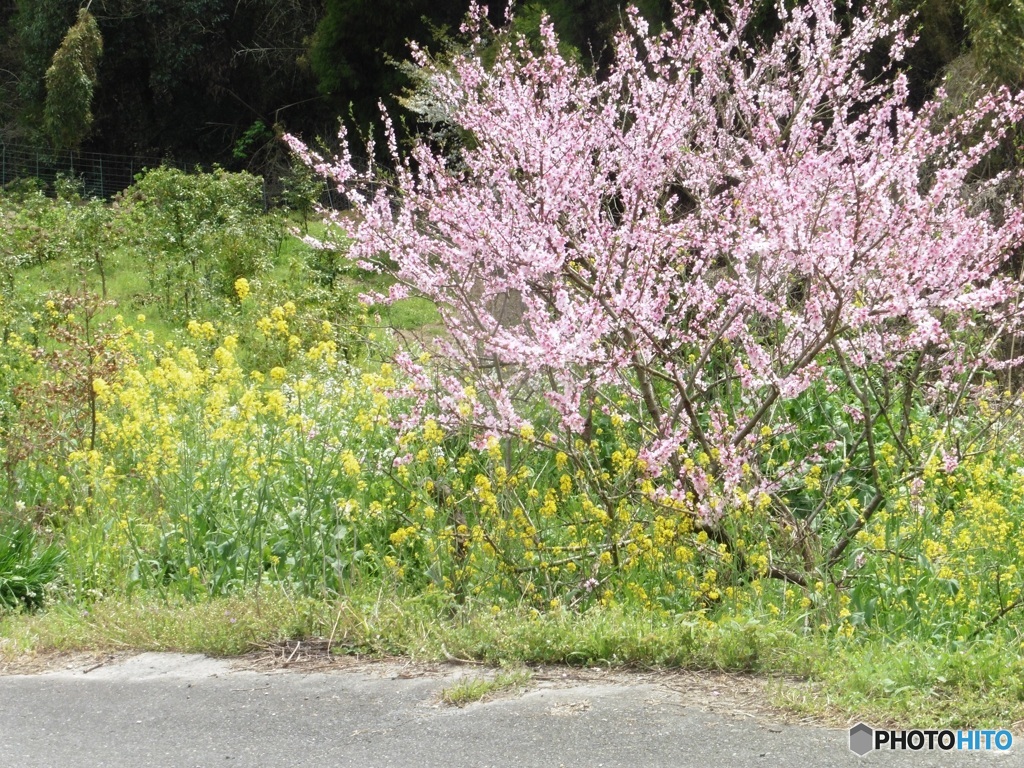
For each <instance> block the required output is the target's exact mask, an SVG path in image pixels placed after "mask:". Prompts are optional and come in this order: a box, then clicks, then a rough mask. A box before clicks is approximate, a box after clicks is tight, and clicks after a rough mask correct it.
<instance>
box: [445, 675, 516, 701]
mask: <svg viewBox="0 0 1024 768" xmlns="http://www.w3.org/2000/svg"><path fill="white" fill-rule="evenodd" d="M532 678H533V675H532V674H531V673H530V671H529V670H527V669H508V670H502V671H501V672H498V673H497V674H496V675H495V676H494V677H480V676H473V677H468V678H464V679H462V680H459V681H458V682H457V683H455V684H454V685H451V686H449V687H447V688H444V689H443V690H442V691H441V701H443V702H444V703H445V704H451V705H452V706H453V707H464V706H466V705H467V704H472V703H473V702H476V701H483V700H484V699H487V698H490V697H493V696H494V695H496V694H499V693H503V692H506V691H521V690H524V689H525V688H526V687H527V686H528V685H529V683H530V680H531V679H532Z"/></svg>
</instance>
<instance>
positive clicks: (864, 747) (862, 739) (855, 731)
mask: <svg viewBox="0 0 1024 768" xmlns="http://www.w3.org/2000/svg"><path fill="white" fill-rule="evenodd" d="M874 742H875V732H874V730H873V729H872V728H871V726H870V725H867V724H865V723H857V724H856V725H855V726H853V727H852V728H851V729H850V751H851V752H853V753H854V754H857V755H860V756H861V757H864V755H866V754H867V753H868V752H870V751H871V750H872V749H874V748H875V743H874Z"/></svg>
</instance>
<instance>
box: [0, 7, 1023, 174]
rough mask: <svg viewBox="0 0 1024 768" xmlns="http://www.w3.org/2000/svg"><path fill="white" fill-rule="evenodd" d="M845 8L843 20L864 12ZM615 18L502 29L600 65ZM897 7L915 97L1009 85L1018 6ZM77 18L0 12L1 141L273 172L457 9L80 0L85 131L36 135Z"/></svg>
mask: <svg viewBox="0 0 1024 768" xmlns="http://www.w3.org/2000/svg"><path fill="white" fill-rule="evenodd" d="M715 2H716V0H702V2H698V3H697V6H698V7H699V6H701V5H707V4H709V3H710V5H712V6H714V5H715ZM636 4H637V5H638V6H639V8H640V10H641V11H642V12H643V14H644V15H645V16H646V17H647V18H648V19H649V20H651V21H652V22H653V23H655V24H657V23H660V22H661V21H663V20H664V19H666V18H667V16H668V14H669V13H670V9H671V3H670V2H669V1H668V0H640V1H639V2H637V3H636ZM768 5H770V4H766V6H768ZM849 5H850V9H849V11H850V12H851V13H854V12H856V11H857V10H859V6H862V5H864V3H863V2H862V0H857V1H856V2H852V3H850V4H849ZM505 6H506V3H505V2H504V1H503V0H499V1H498V2H494V3H491V4H490V16H491V20H492V21H499V20H501V19H502V18H503V17H504V14H505ZM622 6H623V3H621V2H619V0H593V1H588V0H533V2H529V3H525V4H521V5H520V7H519V8H518V9H517V17H516V22H515V23H516V25H517V26H518V27H520V28H521V31H526V32H529V31H530V30H533V31H534V32H535V30H536V25H537V22H538V21H539V19H540V16H541V14H542V13H547V14H549V15H550V16H551V17H552V19H553V20H554V23H555V28H556V30H557V31H558V34H559V38H560V39H561V40H562V41H563V46H564V47H565V48H567V49H570V50H571V51H572V53H573V55H574V56H575V57H577V58H578V59H580V60H582V61H583V62H586V63H591V64H597V65H598V66H600V64H601V62H602V57H606V56H607V52H608V50H609V48H608V43H609V40H610V38H611V35H612V34H613V33H614V31H615V30H616V29H617V28H619V26H620V23H621V20H622V12H623V8H622ZM896 6H897V8H898V10H900V11H904V12H906V11H916V12H917V13H918V14H919V15H918V17H917V23H918V25H919V32H920V41H919V43H918V44H917V46H916V47H915V49H914V50H913V51H912V52H911V54H910V56H909V58H908V60H907V66H908V74H909V77H910V79H911V87H912V91H913V94H914V97H915V99H916V100H917V101H919V102H920V101H921V100H923V99H924V98H925V97H926V96H928V95H930V93H931V92H933V90H934V88H935V87H936V85H937V84H939V83H940V82H941V81H942V79H943V78H944V77H948V78H949V82H948V83H947V87H948V88H949V89H950V90H952V91H954V92H961V91H963V92H965V93H973V92H976V91H977V90H978V89H979V88H982V87H984V85H985V84H990V83H993V82H1000V83H1005V84H1008V85H1011V86H1012V85H1016V84H1019V82H1020V81H1021V72H1022V70H1021V63H1020V62H1021V59H1020V57H1019V56H1016V55H1013V51H1014V50H1016V49H1017V48H1018V47H1019V45H1020V41H1021V40H1022V38H1024V3H1021V2H1020V1H1019V0H1012V1H1010V2H1006V1H1003V0H999V1H998V2H997V1H996V0H898V2H897V3H896ZM79 8H80V3H79V2H78V0H47V1H46V2H35V1H34V0H3V1H2V2H0V141H3V142H5V143H16V144H21V145H24V144H29V145H34V146H37V147H43V148H45V147H49V146H52V145H58V146H63V147H71V148H79V149H87V150H92V151H101V152H116V153H119V154H131V155H139V156H141V155H145V156H157V157H171V158H174V159H175V160H176V161H178V162H181V163H186V164H193V163H204V164H213V163H219V164H222V165H224V166H225V167H228V168H232V169H242V168H245V169H247V170H250V171H254V172H258V173H264V172H271V173H273V169H274V167H275V165H276V164H278V163H280V162H281V161H282V160H283V158H284V152H283V150H282V148H281V145H280V142H277V141H276V140H275V134H279V133H280V132H281V131H285V130H286V131H290V132H292V133H295V134H299V135H304V136H315V135H324V136H332V135H334V133H335V132H336V120H337V117H338V116H339V115H341V116H344V117H345V118H346V119H347V120H348V121H349V122H350V123H354V126H352V127H355V126H361V127H365V125H367V124H368V123H369V122H370V121H371V120H373V119H375V118H376V116H377V108H376V105H377V102H378V101H380V100H384V101H385V102H387V103H388V105H389V107H392V108H394V107H396V106H398V105H397V103H396V96H397V95H399V94H400V93H401V92H402V91H403V89H405V88H408V87H409V86H410V81H409V79H408V76H407V74H406V73H405V72H403V71H402V70H401V69H400V68H399V66H398V63H399V62H400V61H402V60H405V59H407V58H408V41H409V40H416V41H419V42H421V43H424V44H425V45H427V46H428V47H431V48H433V49H434V50H435V51H436V50H439V49H442V48H443V47H444V46H445V45H449V44H451V41H452V38H453V36H455V37H457V31H458V25H459V22H460V20H461V18H462V16H463V14H464V13H465V11H466V3H465V2H463V0H436V1H432V2H427V1H426V0H377V2H368V0H241V1H240V2H234V1H232V2H228V0H183V1H176V2H169V1H168V0H93V2H91V3H90V4H89V13H90V14H91V16H92V18H93V19H94V20H95V31H94V34H97V35H98V36H99V38H100V39H101V42H102V49H101V51H102V52H101V54H100V55H99V56H98V57H96V60H95V61H94V62H93V67H94V70H93V71H92V72H91V74H92V78H91V79H92V82H93V87H92V89H91V91H89V92H87V93H86V94H85V97H84V99H85V103H84V105H82V108H83V109H85V110H87V111H91V120H86V121H85V124H84V125H82V126H81V127H80V129H79V130H72V131H70V133H69V132H68V131H67V130H65V131H63V132H62V131H60V130H55V126H53V125H52V124H48V118H47V109H46V102H47V90H48V88H49V89H50V90H51V91H55V92H57V94H58V95H59V99H55V100H57V101H59V102H60V103H61V105H62V106H65V107H66V105H67V104H69V103H71V102H73V101H74V98H73V97H72V96H71V95H69V94H68V93H67V92H64V93H59V88H60V83H59V82H58V81H57V78H56V77H52V78H51V79H50V84H49V85H48V83H47V70H48V69H49V68H50V67H51V65H53V64H54V63H55V61H56V60H55V58H54V57H55V54H57V52H58V49H59V48H62V41H63V42H64V43H65V45H64V49H67V48H68V43H69V42H73V41H68V40H66V39H65V38H66V36H67V35H68V32H69V29H70V28H71V27H72V25H73V24H75V22H76V19H77V15H78V12H79ZM766 10H767V8H766ZM763 17H764V21H761V22H760V24H755V25H754V27H753V30H754V31H755V34H760V33H762V32H765V33H770V32H771V31H772V30H771V24H772V23H773V22H771V21H768V20H769V19H770V18H772V17H773V14H769V13H767V12H766V13H764V14H763ZM65 53H67V51H66V50H65ZM85 53H87V52H84V51H83V50H82V49H80V48H79V49H77V51H71V54H72V55H71V58H72V59H73V61H72V62H71V67H72V74H73V75H74V77H73V78H72V79H73V80H74V81H75V82H81V78H78V77H77V71H78V70H77V69H74V67H76V66H79V65H81V64H82V62H81V57H82V56H83V55H85ZM58 58H60V57H58ZM65 58H67V57H65ZM84 73H85V74H87V75H88V74H89V73H90V66H89V63H88V62H86V63H85V71H84ZM79 97H80V98H81V94H79ZM90 101H91V104H90ZM402 114H404V116H405V117H406V123H405V130H415V128H416V119H415V118H416V116H415V115H413V114H412V113H410V112H408V111H405V112H404V113H402ZM51 117H52V116H51ZM63 119H64V120H65V121H66V120H68V119H73V118H70V117H68V116H66V115H65V116H64V118H63ZM51 123H52V120H51Z"/></svg>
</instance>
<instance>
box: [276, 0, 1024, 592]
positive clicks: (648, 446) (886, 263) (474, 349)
mask: <svg viewBox="0 0 1024 768" xmlns="http://www.w3.org/2000/svg"><path fill="white" fill-rule="evenodd" d="M868 5H869V6H872V5H873V6H875V8H874V10H872V11H870V12H869V13H868V14H867V15H864V16H860V17H857V18H854V19H853V20H852V21H849V20H848V21H846V22H842V23H841V21H840V20H839V19H838V18H837V17H836V15H835V10H834V4H833V3H831V2H827V1H826V0H808V2H804V3H801V4H800V6H799V7H797V8H795V9H792V10H787V9H786V7H785V5H784V4H782V3H780V4H779V9H778V13H779V15H780V17H781V22H782V23H781V31H780V32H778V33H777V34H776V35H774V37H773V38H772V39H771V40H768V41H764V42H752V38H753V37H754V35H753V34H751V32H750V30H749V29H748V23H749V21H750V19H751V3H750V2H744V1H743V0H732V2H731V3H730V4H729V7H728V12H727V14H726V17H727V18H728V21H727V22H723V21H722V20H721V17H716V16H714V15H712V14H704V15H700V14H698V13H696V12H695V11H694V10H693V9H692V8H691V7H690V6H689V5H686V4H684V5H680V6H678V7H677V11H676V15H675V20H674V22H673V23H672V24H671V25H669V26H668V27H667V28H666V29H665V30H664V31H661V32H652V31H651V30H650V29H648V27H647V25H646V23H645V22H644V20H643V18H642V17H641V16H640V15H639V14H638V13H637V12H636V11H630V12H629V13H628V14H627V22H626V26H625V29H624V31H622V32H621V33H620V34H619V35H618V37H617V38H616V40H615V45H614V56H613V60H612V63H611V65H610V66H609V67H608V69H607V71H604V72H602V73H601V75H600V76H596V75H595V74H594V73H592V72H590V71H588V70H587V69H586V68H584V67H583V66H581V65H580V64H579V63H577V62H575V61H572V60H569V59H567V58H565V57H564V56H563V55H562V54H561V53H560V52H559V48H558V42H557V40H556V37H555V34H554V31H553V29H552V27H551V25H550V24H549V23H547V22H545V23H544V24H543V25H542V27H541V30H540V33H541V35H540V43H539V45H538V44H536V43H534V44H531V43H529V42H527V41H525V40H521V39H506V38H503V37H501V35H500V34H499V35H498V40H499V43H500V45H499V47H498V51H497V55H496V57H494V56H493V55H492V56H487V57H485V56H483V55H482V48H483V41H484V40H485V39H490V38H491V37H492V35H491V32H492V30H489V29H488V28H487V26H486V24H487V22H486V17H485V13H484V10H483V9H482V8H480V7H479V6H473V7H472V9H471V12H470V22H469V23H468V24H467V27H466V28H465V30H464V31H467V32H468V33H469V34H470V35H475V36H476V43H477V44H476V45H475V46H471V47H470V48H469V49H468V50H466V51H465V52H463V53H460V54H458V55H456V56H454V58H452V59H451V60H448V61H445V62H437V61H435V60H433V59H431V58H430V57H428V56H427V55H426V54H425V53H424V52H422V51H420V50H418V49H415V48H414V55H415V56H416V60H417V63H418V64H419V66H420V67H421V68H422V72H423V74H424V79H425V81H426V82H428V83H429V84H430V93H429V97H430V98H431V100H432V105H433V108H434V110H435V111H439V112H440V113H441V114H443V115H445V116H446V119H447V121H448V122H449V124H450V125H451V126H453V127H454V128H456V129H457V130H458V131H459V135H460V136H462V137H463V140H462V142H461V147H460V149H459V151H458V152H457V153H454V154H447V155H444V154H440V153H438V152H437V151H436V150H435V148H434V146H432V145H431V143H429V142H428V141H420V142H418V143H415V144H414V145H413V146H412V149H411V151H409V152H408V153H406V154H400V153H399V152H398V151H397V146H396V141H395V139H394V136H393V134H392V133H390V132H388V134H387V139H388V143H389V146H390V148H391V152H392V155H393V163H392V168H391V169H390V170H389V172H388V174H386V175H385V176H382V175H381V174H379V173H378V172H377V170H376V169H373V168H371V169H370V171H369V172H365V171H364V172H360V171H357V170H356V169H355V168H354V167H353V164H352V163H351V162H350V160H349V156H348V154H347V151H348V150H347V148H346V149H345V150H344V151H343V154H342V155H341V156H340V157H338V158H335V159H331V160H327V159H325V158H323V157H320V156H319V155H317V154H316V153H314V152H312V151H310V150H309V149H307V148H305V147H304V146H303V145H301V143H299V142H298V141H296V140H293V145H294V147H295V148H296V150H297V151H298V152H299V153H300V154H301V155H302V156H303V157H304V158H305V159H306V160H307V162H309V163H310V164H311V165H313V166H315V167H316V168H317V169H318V170H320V171H321V172H323V173H325V174H327V175H329V176H330V177H331V178H332V179H334V181H335V182H337V183H338V184H339V185H342V186H344V188H345V189H346V191H347V193H348V194H349V196H350V199H351V200H352V201H353V203H354V206H355V208H356V211H357V212H358V214H359V222H360V223H359V224H358V226H357V227H356V228H355V230H354V232H353V233H352V235H353V236H354V238H355V245H354V247H353V254H354V256H355V257H356V258H358V259H360V260H362V262H363V263H364V264H367V265H371V266H374V267H376V268H382V269H387V270H389V271H390V272H392V274H393V275H394V277H395V278H396V279H397V284H396V286H395V288H394V289H393V290H392V293H391V297H392V298H401V297H402V296H405V295H407V294H408V292H414V293H415V294H418V295H422V296H425V297H428V298H429V299H431V300H432V301H433V302H434V303H435V304H436V305H437V307H438V309H439V311H440V312H441V314H442V316H443V319H444V322H445V325H446V329H447V335H446V337H445V339H444V341H442V342H441V345H442V347H443V350H442V351H443V353H444V354H443V357H444V359H445V361H446V363H447V367H446V368H445V369H444V370H445V371H446V373H445V374H444V375H443V376H441V377H440V379H437V378H436V377H435V374H433V373H428V372H427V371H426V370H425V369H424V368H423V367H421V366H420V365H419V364H417V363H414V362H413V361H412V360H411V359H405V358H403V360H402V362H403V364H404V367H405V369H406V371H407V373H408V374H410V376H411V377H412V379H411V380H412V381H413V382H414V383H413V385H412V392H413V393H414V394H415V395H416V396H417V397H419V398H420V399H421V401H422V402H423V404H424V405H426V402H427V401H428V400H431V401H432V402H433V407H434V408H435V412H436V413H440V414H441V416H442V417H443V418H444V419H446V421H445V422H444V423H446V424H447V425H449V426H450V427H454V426H456V425H461V426H462V427H463V428H466V427H468V428H470V429H472V430H473V432H474V434H475V435H476V437H477V439H478V440H480V441H481V442H486V441H487V440H488V439H489V438H491V439H494V438H506V437H509V438H512V439H515V440H519V441H522V440H526V441H528V442H529V443H531V444H533V445H534V446H535V447H542V448H545V449H551V450H556V451H559V452H563V453H564V454H566V455H568V456H569V457H570V460H571V462H572V463H573V464H574V465H575V467H576V469H577V470H582V472H579V471H578V472H577V475H576V476H577V477H581V476H585V477H586V478H587V480H586V482H591V483H593V484H594V488H595V498H599V499H600V504H601V505H603V506H604V507H605V508H606V510H607V512H608V514H609V515H610V516H614V513H615V510H616V509H617V508H618V507H619V506H620V505H621V504H622V503H624V502H629V503H645V504H651V505H654V507H655V508H657V509H660V510H662V511H663V512H664V511H665V510H669V511H670V512H671V514H674V515H677V516H680V517H682V518H686V519H688V520H689V521H690V523H691V525H692V530H703V531H705V532H709V533H711V534H712V537H713V538H714V537H717V540H718V541H727V538H726V537H727V533H726V529H727V527H728V526H727V525H725V524H724V523H723V521H724V520H725V518H727V517H728V516H729V515H730V514H731V513H733V512H736V511H740V512H743V511H745V512H746V513H749V514H751V515H761V516H763V517H764V519H765V520H766V521H767V522H766V525H767V526H768V528H771V529H773V530H775V531H776V532H778V531H781V530H783V529H785V530H786V531H787V532H788V534H787V535H788V536H789V537H790V539H791V540H792V542H793V544H792V547H791V549H790V552H789V555H788V556H787V555H786V554H785V553H783V552H782V551H781V550H779V551H776V552H775V553H774V555H773V558H774V559H772V560H771V562H769V563H767V564H764V563H762V566H761V570H762V571H763V572H767V573H768V574H770V575H775V576H781V577H783V578H787V579H789V580H791V581H796V582H798V583H802V580H803V579H804V578H805V577H803V576H801V575H800V573H799V572H800V571H801V568H802V566H807V568H808V569H811V568H820V567H822V566H823V565H824V566H835V565H837V564H839V563H841V562H842V561H843V558H844V556H845V555H848V554H849V549H850V544H851V542H853V541H854V540H855V536H856V533H857V531H858V530H859V529H860V527H861V526H863V525H864V524H865V521H866V520H868V519H869V518H870V517H871V515H872V514H874V513H875V512H876V511H877V510H878V509H880V508H883V507H884V506H885V504H886V497H887V493H889V492H890V490H891V489H892V488H894V487H895V486H897V485H898V484H899V483H900V482H901V481H902V482H905V483H912V481H913V478H914V477H917V476H920V474H921V473H922V472H923V471H924V469H925V467H926V465H927V464H928V462H929V461H932V463H933V464H934V462H935V460H936V457H939V460H942V459H944V460H945V461H946V463H947V465H949V464H955V461H956V457H955V455H954V453H953V451H952V448H951V447H950V445H951V443H950V442H949V441H948V440H947V442H946V443H943V442H942V440H941V439H938V438H935V439H933V434H932V433H933V432H935V430H931V429H930V430H929V434H928V436H927V437H928V439H926V440H923V441H922V439H921V436H920V435H918V434H917V432H919V431H921V430H919V429H918V427H917V422H916V421H915V420H916V419H918V418H920V417H921V414H924V413H929V414H932V415H933V416H935V417H936V418H938V419H939V421H937V422H933V425H934V424H945V423H947V422H948V419H950V418H952V415H953V414H954V412H955V409H956V408H958V407H962V405H963V403H964V401H965V393H966V392H967V388H968V387H970V386H972V385H973V384H974V383H976V382H977V381H978V374H979V372H981V371H985V370H991V366H992V365H993V364H994V363H993V360H994V358H995V354H994V350H997V348H998V345H997V344H996V341H995V340H996V339H998V338H1003V337H1005V335H1006V334H1007V333H1008V332H1010V331H1011V330H1012V329H1013V328H1014V327H1015V324H1016V322H1017V310H1016V306H1017V298H1016V285H1015V284H1014V282H1013V281H1012V280H1010V279H1008V278H1006V277H1003V276H1002V274H1001V272H1000V269H999V268H1000V265H1001V264H1003V262H1004V260H1005V259H1006V258H1007V256H1008V254H1010V253H1011V251H1012V250H1013V249H1014V248H1016V247H1017V246H1019V244H1020V243H1021V238H1022V234H1024V216H1022V215H1021V212H1020V210H1019V206H1015V205H1013V204H1012V202H1011V201H1003V200H1002V197H1001V195H1002V193H1001V192H1000V190H1003V189H1006V188H1007V185H1006V184H1005V183H1004V181H1005V179H1004V178H1003V177H996V178H991V179H988V180H985V181H981V180H979V178H978V175H977V168H978V166H979V163H980V162H981V161H982V160H983V159H984V157H985V156H986V154H987V153H988V152H989V151H990V150H992V149H993V148H995V147H996V146H997V145H998V144H999V143H1000V142H1001V141H1003V140H1004V139H1005V136H1006V134H1007V132H1008V130H1009V129H1010V128H1011V127H1012V126H1013V125H1014V123H1015V122H1016V121H1018V120H1020V118H1021V117H1022V116H1024V101H1022V99H1021V98H1020V97H1012V96H1010V95H1009V94H1007V93H1005V92H1003V93H998V94H994V95H992V96H990V97H987V98H985V99H983V100H982V101H980V102H979V103H977V104H975V105H974V106H973V107H971V108H970V109H968V110H966V111H964V112H962V113H961V114H959V115H957V116H956V117H955V119H953V120H952V121H949V120H948V119H940V116H941V115H942V114H943V113H942V109H941V106H942V94H941V92H940V93H939V95H938V97H937V100H936V101H934V102H932V103H929V104H926V105H924V106H923V107H921V108H920V109H916V110H915V109H913V108H912V107H911V105H910V103H909V100H908V91H907V82H906V79H905V77H904V76H903V75H901V74H899V73H898V63H899V61H900V59H901V56H902V54H903V52H904V51H905V49H906V48H907V47H908V46H909V45H910V44H911V41H910V40H909V39H908V37H907V36H906V34H905V32H904V29H905V24H906V20H905V19H897V20H892V19H891V15H886V9H885V8H884V7H879V6H882V5H884V4H868ZM880 46H881V47H883V48H884V49H885V50H887V51H888V60H889V66H888V69H887V74H886V75H885V76H883V77H875V76H872V75H869V73H868V71H867V69H866V66H867V65H866V59H867V57H868V54H869V52H875V53H877V51H878V50H879V48H880ZM492 53H493V49H492ZM368 154H370V155H371V156H372V155H373V154H374V151H373V150H372V148H371V151H370V152H369V153H368ZM382 179H383V180H384V181H385V183H381V182H382ZM982 197H985V198H987V199H989V200H997V201H999V202H1000V205H989V206H981V205H979V204H978V202H977V201H978V200H979V199H981V198H982ZM438 380H439V381H440V382H441V385H440V390H438V389H437V384H436V382H437V381H438ZM826 401H827V402H828V403H829V405H828V407H827V408H826V405H825V402H826ZM833 406H834V407H833ZM816 409H817V410H816ZM830 409H831V410H830ZM943 418H946V419H947V421H942V419H943ZM605 430H608V431H617V433H618V434H620V435H625V436H626V439H627V441H628V443H629V445H630V447H631V450H629V451H626V452H625V453H624V454H623V453H620V455H619V458H618V459H617V460H616V462H615V467H614V469H615V471H614V472H609V471H607V469H608V467H609V463H608V460H607V457H604V458H603V459H602V457H601V455H600V450H598V449H599V444H600V442H601V441H600V439H599V437H598V435H599V434H601V433H604V431H605ZM938 431H941V429H940V430H938ZM790 440H793V441H797V440H803V441H804V442H803V444H802V445H803V449H804V450H803V453H802V454H801V455H799V456H796V455H795V453H796V452H794V451H790V452H789V453H786V452H785V451H784V450H783V448H780V445H781V446H783V447H785V445H787V444H788V443H789V441H790ZM602 462H603V463H602ZM886 467H888V468H889V469H888V470H887V469H886ZM893 468H895V469H893ZM887 471H888V474H887V475H886V472H887ZM842 488H846V489H847V491H846V492H845V495H841V496H837V494H839V493H840V490H841V489H842ZM850 488H853V489H855V493H853V494H852V496H851V493H850V491H849V489H850ZM837 498H844V499H847V500H848V501H850V504H848V505H847V507H846V512H843V513H840V512H837V511H836V509H837V508H838V507H837V505H836V504H835V503H833V502H834V501H835V499H837ZM801 499H803V501H801ZM801 505H803V506H801ZM851 510H852V511H851ZM826 513H828V514H831V517H829V516H828V514H826ZM768 528H766V529H765V530H768ZM729 546H732V544H731V543H729ZM805 572H806V571H805Z"/></svg>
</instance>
